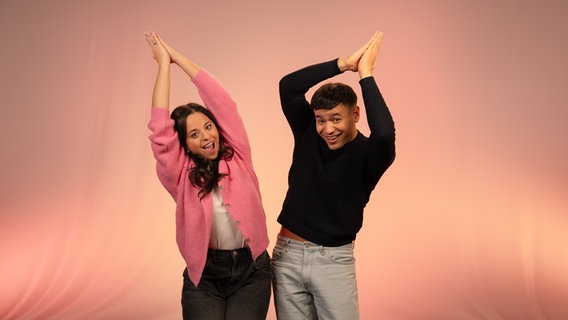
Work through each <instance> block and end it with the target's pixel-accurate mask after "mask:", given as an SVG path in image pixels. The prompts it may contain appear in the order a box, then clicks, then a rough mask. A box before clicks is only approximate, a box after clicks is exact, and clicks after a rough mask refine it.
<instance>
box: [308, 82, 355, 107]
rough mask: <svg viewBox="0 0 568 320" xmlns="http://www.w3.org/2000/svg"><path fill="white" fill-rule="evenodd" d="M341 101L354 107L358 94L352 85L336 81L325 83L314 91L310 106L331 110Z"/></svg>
mask: <svg viewBox="0 0 568 320" xmlns="http://www.w3.org/2000/svg"><path fill="white" fill-rule="evenodd" d="M340 103H343V104H344V105H346V106H347V107H350V108H352V107H354V106H355V105H357V95H356V94H355V91H353V89H352V88H351V87H350V86H348V85H346V84H344V83H340V82H334V83H327V84H324V85H322V86H321V87H319V88H318V89H317V90H316V92H314V95H313V96H312V101H311V102H310V107H311V108H312V109H314V110H319V109H326V110H329V109H333V108H335V107H336V106H337V105H338V104H340Z"/></svg>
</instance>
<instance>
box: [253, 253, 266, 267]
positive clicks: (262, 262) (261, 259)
mask: <svg viewBox="0 0 568 320" xmlns="http://www.w3.org/2000/svg"><path fill="white" fill-rule="evenodd" d="M254 264H255V265H256V268H257V269H262V268H266V267H268V266H270V256H269V255H268V252H267V251H266V250H265V251H264V252H263V253H262V254H261V255H260V256H258V258H256V260H255V262H254Z"/></svg>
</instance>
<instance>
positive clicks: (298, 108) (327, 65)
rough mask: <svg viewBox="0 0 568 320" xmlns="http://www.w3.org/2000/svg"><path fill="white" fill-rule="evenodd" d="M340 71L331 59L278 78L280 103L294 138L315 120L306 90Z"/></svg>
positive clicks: (335, 61) (334, 60) (335, 60)
mask: <svg viewBox="0 0 568 320" xmlns="http://www.w3.org/2000/svg"><path fill="white" fill-rule="evenodd" d="M340 73H341V71H340V70H339V67H338V66H337V59H333V60H331V61H328V62H323V63H318V64H314V65H311V66H308V67H305V68H302V69H300V70H297V71H294V72H292V73H290V74H288V75H286V76H284V77H283V78H282V79H281V80H280V87H279V90H280V103H281V105H282V111H283V112H284V115H285V116H286V120H287V121H288V124H289V125H290V128H292V133H293V134H294V139H298V137H299V135H300V133H301V132H302V131H303V130H304V129H305V128H306V126H307V125H308V124H310V123H311V122H313V121H315V120H314V119H315V118H314V113H313V112H312V111H311V109H310V108H309V105H310V103H309V102H308V101H307V100H306V96H305V95H306V92H308V90H309V89H310V88H311V87H313V86H315V85H316V84H318V83H319V82H321V81H323V80H326V79H329V78H331V77H333V76H336V75H338V74H340Z"/></svg>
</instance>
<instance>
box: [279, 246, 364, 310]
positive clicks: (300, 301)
mask: <svg viewBox="0 0 568 320" xmlns="http://www.w3.org/2000/svg"><path fill="white" fill-rule="evenodd" d="M272 271H273V273H274V280H273V285H274V303H275V307H276V314H277V315H278V320H299V319H308V320H312V319H319V320H331V319H336V320H356V319H359V300H358V297H357V277H356V275H355V258H354V256H353V245H352V244H347V245H344V246H339V247H324V246H320V245H317V244H314V243H311V242H301V241H296V240H292V239H289V238H287V237H284V236H281V235H278V239H277V241H276V245H275V246H274V250H273V252H272Z"/></svg>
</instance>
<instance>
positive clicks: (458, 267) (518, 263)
mask: <svg viewBox="0 0 568 320" xmlns="http://www.w3.org/2000/svg"><path fill="white" fill-rule="evenodd" d="M567 13H568V10H567V5H566V3H565V2H563V1H544V2H542V1H459V2H458V1H418V0H416V1H399V2H395V1H382V0H381V1H360V0H353V1H348V2H344V1H342V2H339V1H337V2H334V1H298V0H293V1H258V0H257V1H200V2H196V1H182V0H166V1H135V2H132V1H123V0H113V1H110V0H102V1H71V0H54V1H26V0H24V1H16V0H2V2H0V28H1V29H2V30H3V35H2V41H1V42H2V50H0V70H1V72H0V81H1V83H0V88H1V89H0V90H1V91H2V94H1V97H2V99H3V103H2V107H1V109H0V110H1V113H0V130H1V134H0V143H1V145H2V150H1V161H2V165H1V166H0V168H1V169H0V170H1V185H0V203H1V207H0V209H1V214H0V319H179V318H181V316H180V315H181V310H180V306H179V299H180V298H179V297H180V288H181V272H182V269H183V261H182V259H181V256H180V255H179V252H178V251H177V247H176V244H175V235H174V205H173V201H172V200H171V198H170V197H169V195H168V194H167V193H166V192H165V190H164V189H163V188H162V186H161V185H160V184H159V182H158V180H157V178H156V176H155V171H154V160H153V158H152V156H151V153H150V147H149V142H148V139H147V137H148V135H149V131H148V129H147V127H146V124H147V121H148V117H149V108H150V94H151V89H152V85H153V81H154V73H155V70H156V69H155V63H154V62H153V60H152V59H151V55H150V52H149V50H148V49H147V47H146V43H145V42H144V37H143V32H144V31H147V30H154V31H157V32H158V33H160V34H162V36H163V37H164V38H165V39H167V40H168V41H169V42H170V43H171V44H172V45H173V46H175V47H177V48H178V49H179V50H180V51H182V52H184V53H186V54H187V55H188V56H190V57H191V58H193V60H195V61H196V62H197V63H198V64H200V65H201V66H203V67H205V68H207V69H208V70H209V71H210V72H212V73H213V74H215V75H216V76H217V77H218V78H219V79H220V80H221V81H222V82H223V83H224V85H225V86H226V87H227V89H228V90H229V91H230V92H231V93H232V95H233V96H234V98H235V99H236V100H237V102H238V103H239V106H240V111H241V114H242V117H243V119H244V121H245V124H246V126H247V129H248V133H249V136H250V139H251V143H252V147H253V156H254V160H255V167H256V170H257V174H258V176H259V179H260V182H261V187H262V193H263V201H264V205H265V209H266V213H267V216H268V221H269V232H270V235H271V240H272V242H274V239H275V236H276V233H277V230H278V228H279V225H278V224H277V223H276V217H277V215H278V212H279V208H280V205H281V202H282V199H283V197H284V194H285V191H286V183H285V182H286V176H287V170H288V166H289V163H290V158H291V149H292V137H291V134H290V130H289V129H288V127H287V125H286V123H285V120H284V117H283V115H282V114H281V111H280V107H279V100H278V92H277V83H278V80H279V79H280V77H281V76H283V75H284V74H285V73H287V72H290V71H292V70H294V69H296V68H299V67H302V66H305V65H307V64H311V63H315V62H320V61H324V60H327V59H332V58H334V57H337V56H339V55H343V54H348V53H350V52H351V51H352V50H353V49H355V48H357V47H358V46H359V45H360V44H362V43H364V42H365V41H366V40H367V39H368V38H369V37H370V36H371V35H372V33H373V32H374V31H375V30H377V29H379V30H381V31H383V32H384V33H385V36H384V38H383V46H382V50H381V54H380V57H379V62H378V65H377V68H376V71H375V75H376V78H377V80H378V82H379V85H380V87H381V89H382V91H383V93H384V95H385V97H386V99H387V102H388V103H389V106H390V108H391V111H392V113H393V115H394V118H395V122H396V126H397V148H398V157H397V159H396V161H395V163H394V165H393V166H392V167H391V169H389V171H388V172H387V173H386V175H385V176H384V178H383V179H382V180H381V182H380V184H379V186H378V188H377V189H376V191H375V193H374V195H373V197H372V199H371V201H370V203H369V204H368V206H367V208H366V215H365V224H364V227H363V229H362V231H361V232H360V234H359V237H358V241H357V245H356V257H357V268H358V269H357V272H358V280H359V295H360V297H359V299H360V305H361V314H362V319H409V320H410V319H416V320H423V319H427V320H429V319H432V320H445V319H448V320H450V319H459V320H462V319H463V320H467V319H558V320H561V319H568V306H567V304H566V297H568V249H566V248H567V247H568V232H566V230H567V228H568V215H567V213H568V197H567V191H568V170H567V169H568V167H567V166H568V165H567V164H568V146H567V144H566V138H567V137H568V126H567V125H566V122H567V120H568V106H567V101H568V90H566V83H568V60H567V59H566V57H567V56H568V42H566V40H565V34H564V33H565V31H566V30H568V22H566V19H565V17H566V14H567ZM337 79H338V80H341V81H344V82H347V83H349V84H351V85H353V86H354V87H355V88H357V87H358V86H357V79H356V76H355V75H354V74H345V75H342V76H340V77H338V78H337ZM172 91H173V93H172V102H173V104H175V105H177V104H181V103H184V102H187V101H189V100H197V99H198V98H197V94H196V92H195V90H194V88H193V87H192V85H191V84H189V83H188V81H187V79H186V78H185V77H184V76H183V75H182V74H181V72H177V71H175V72H174V74H173V83H172ZM361 130H362V131H363V132H364V133H368V128H367V127H366V124H365V120H364V119H363V122H362V125H361ZM272 244H273V243H272ZM272 244H271V246H270V247H269V249H270V250H271V249H272ZM268 319H275V314H274V310H273V308H272V307H271V309H270V311H269V316H268Z"/></svg>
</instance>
